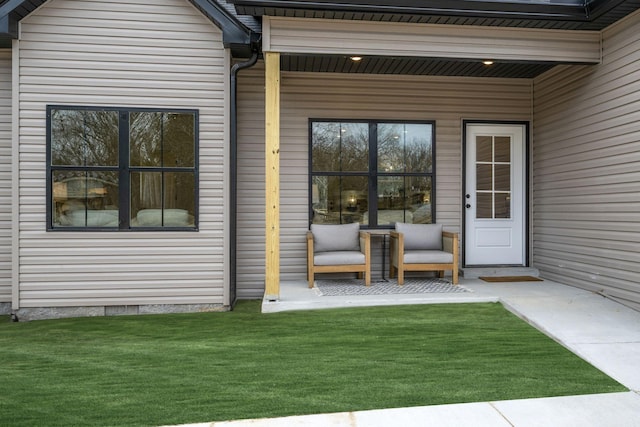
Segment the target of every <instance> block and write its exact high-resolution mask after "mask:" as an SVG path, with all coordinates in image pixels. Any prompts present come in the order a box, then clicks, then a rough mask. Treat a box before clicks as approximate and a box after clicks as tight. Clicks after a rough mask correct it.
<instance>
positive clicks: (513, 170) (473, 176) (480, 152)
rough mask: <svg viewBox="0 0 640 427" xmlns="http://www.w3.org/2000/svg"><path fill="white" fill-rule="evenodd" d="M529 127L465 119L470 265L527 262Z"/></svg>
mask: <svg viewBox="0 0 640 427" xmlns="http://www.w3.org/2000/svg"><path fill="white" fill-rule="evenodd" d="M525 132H526V126H525V125H520V124H516V125H512V124H484V123H483V124H478V123H467V124H466V141H465V154H466V165H465V168H466V182H465V199H464V204H465V206H464V210H465V231H464V251H465V265H467V266H470V265H525V262H526V260H525V253H526V251H525V245H526V238H525V236H526V234H525V233H526V231H525V224H526V221H525V215H526V198H525V182H526V179H525V178H526V175H525V174H526V167H525V141H526V135H525Z"/></svg>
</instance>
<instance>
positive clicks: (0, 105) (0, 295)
mask: <svg viewBox="0 0 640 427" xmlns="http://www.w3.org/2000/svg"><path fill="white" fill-rule="evenodd" d="M9 302H11V50H0V304H2V303H9Z"/></svg>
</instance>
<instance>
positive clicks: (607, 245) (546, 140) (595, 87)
mask: <svg viewBox="0 0 640 427" xmlns="http://www.w3.org/2000/svg"><path fill="white" fill-rule="evenodd" d="M534 94H535V97H534V128H533V129H534V150H533V171H534V178H533V182H534V187H533V233H534V234H533V236H534V238H533V241H534V252H533V255H534V258H533V260H534V263H535V266H536V267H538V269H539V270H540V272H541V274H542V275H543V276H544V277H547V278H549V279H553V280H557V281H559V282H563V283H567V284H570V285H575V286H579V287H583V288H586V289H589V290H592V291H595V292H601V293H603V294H605V295H608V296H611V297H613V298H615V299H618V300H620V301H622V302H624V303H627V304H631V305H635V307H638V308H640V249H639V248H640V222H638V218H639V217H638V214H639V212H640V191H639V186H638V183H639V182H640V14H639V13H636V14H634V15H632V16H631V17H629V18H627V19H625V20H623V21H622V22H620V23H618V24H616V25H614V26H612V27H610V28H608V29H606V30H605V31H604V32H603V63H602V65H599V66H595V67H562V68H559V69H557V70H552V71H551V72H549V73H547V74H545V75H543V76H541V77H539V78H537V79H536V80H535V89H534Z"/></svg>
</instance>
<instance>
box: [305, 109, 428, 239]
mask: <svg viewBox="0 0 640 427" xmlns="http://www.w3.org/2000/svg"><path fill="white" fill-rule="evenodd" d="M319 122H322V123H363V124H367V125H368V126H369V170H368V172H367V173H366V174H365V173H363V172H349V171H337V172H314V171H313V124H314V123H319ZM394 123H398V124H419V125H422V124H424V125H431V156H432V158H431V172H380V171H378V146H377V144H378V142H377V139H378V133H377V128H378V125H380V124H394ZM308 135H309V136H308V139H309V147H308V148H309V155H308V176H309V179H308V203H307V205H308V212H309V219H308V223H309V226H310V225H311V224H312V223H313V215H314V212H313V203H312V200H313V177H315V176H367V178H368V189H369V190H368V193H369V194H368V198H369V199H368V203H369V217H368V224H360V228H361V229H372V230H375V229H380V230H388V229H393V228H394V224H382V225H378V177H379V176H402V177H412V176H415V177H430V178H431V196H430V200H431V202H430V203H431V223H432V224H435V223H436V121H435V120H400V119H389V120H385V119H326V118H310V119H309V124H308ZM374 208H375V209H374Z"/></svg>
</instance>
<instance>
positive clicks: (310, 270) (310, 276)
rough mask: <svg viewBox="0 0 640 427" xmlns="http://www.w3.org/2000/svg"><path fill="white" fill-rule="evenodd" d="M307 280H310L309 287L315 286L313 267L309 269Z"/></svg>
mask: <svg viewBox="0 0 640 427" xmlns="http://www.w3.org/2000/svg"><path fill="white" fill-rule="evenodd" d="M307 282H309V287H310V288H313V269H312V268H311V267H309V268H308V269H307Z"/></svg>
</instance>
